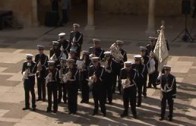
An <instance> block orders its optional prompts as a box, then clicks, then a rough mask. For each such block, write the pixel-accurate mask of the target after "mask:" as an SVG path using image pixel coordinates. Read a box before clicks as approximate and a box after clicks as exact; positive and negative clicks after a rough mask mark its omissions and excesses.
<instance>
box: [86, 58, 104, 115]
mask: <svg viewBox="0 0 196 126" xmlns="http://www.w3.org/2000/svg"><path fill="white" fill-rule="evenodd" d="M91 59H92V64H93V65H91V66H90V68H89V73H88V76H89V85H90V86H92V94H93V100H94V111H93V115H96V114H98V107H99V104H100V107H101V112H102V113H103V116H106V107H105V89H104V87H105V86H104V83H103V73H104V68H103V67H102V66H101V65H100V63H99V57H92V58H91Z"/></svg>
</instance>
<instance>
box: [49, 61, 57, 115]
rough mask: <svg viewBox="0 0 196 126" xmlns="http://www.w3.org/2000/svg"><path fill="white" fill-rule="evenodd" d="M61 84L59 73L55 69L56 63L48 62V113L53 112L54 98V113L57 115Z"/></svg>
mask: <svg viewBox="0 0 196 126" xmlns="http://www.w3.org/2000/svg"><path fill="white" fill-rule="evenodd" d="M58 82H59V72H58V69H57V68H55V61H52V60H49V61H48V69H47V76H46V84H47V90H48V107H47V112H51V108H52V97H53V112H54V113H56V112H57V110H58V99H57V87H58Z"/></svg>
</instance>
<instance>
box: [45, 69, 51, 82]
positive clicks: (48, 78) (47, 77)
mask: <svg viewBox="0 0 196 126" xmlns="http://www.w3.org/2000/svg"><path fill="white" fill-rule="evenodd" d="M51 81H52V72H51V71H50V72H49V73H48V75H47V76H46V84H47V83H49V82H51Z"/></svg>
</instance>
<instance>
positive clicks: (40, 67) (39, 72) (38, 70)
mask: <svg viewBox="0 0 196 126" xmlns="http://www.w3.org/2000/svg"><path fill="white" fill-rule="evenodd" d="M41 71H42V64H41V61H39V62H38V64H37V73H38V77H40V76H41Z"/></svg>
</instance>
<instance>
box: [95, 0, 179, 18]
mask: <svg viewBox="0 0 196 126" xmlns="http://www.w3.org/2000/svg"><path fill="white" fill-rule="evenodd" d="M97 2H98V3H99V10H100V11H105V12H106V13H114V14H133V15H147V13H148V0H97ZM155 14H156V16H176V15H180V14H181V0H155Z"/></svg>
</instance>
